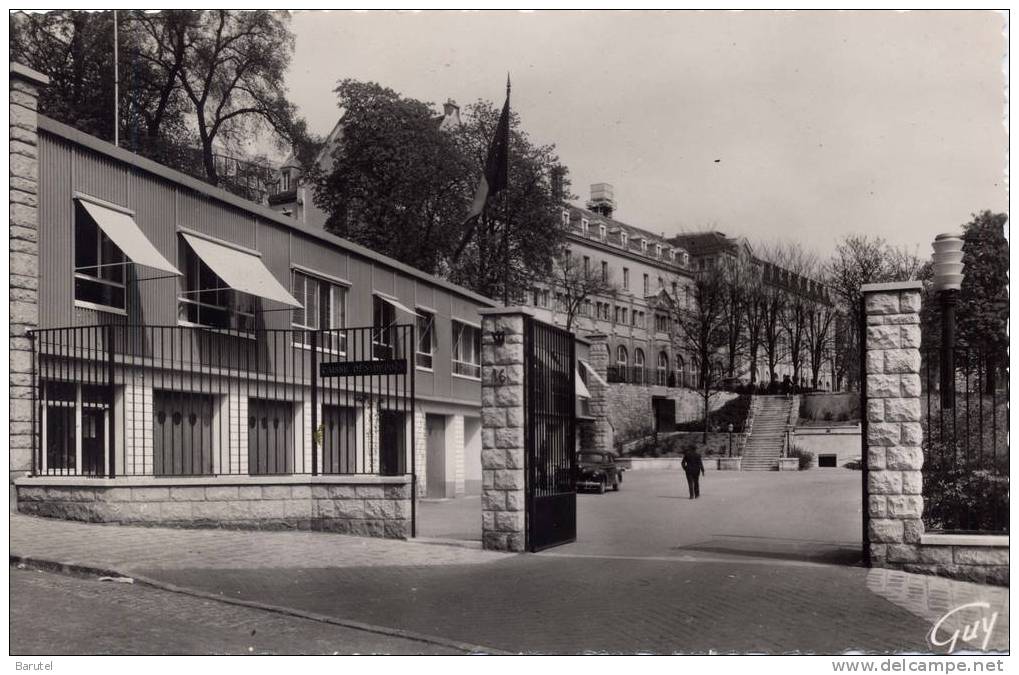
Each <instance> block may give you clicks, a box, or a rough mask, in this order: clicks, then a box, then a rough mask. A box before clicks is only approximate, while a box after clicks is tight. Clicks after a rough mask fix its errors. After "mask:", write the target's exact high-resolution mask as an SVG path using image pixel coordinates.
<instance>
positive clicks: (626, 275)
mask: <svg viewBox="0 0 1019 675" xmlns="http://www.w3.org/2000/svg"><path fill="white" fill-rule="evenodd" d="M623 290H627V291H628V290H630V270H629V268H626V267H624V268H623Z"/></svg>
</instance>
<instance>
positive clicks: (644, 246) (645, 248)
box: [640, 239, 647, 255]
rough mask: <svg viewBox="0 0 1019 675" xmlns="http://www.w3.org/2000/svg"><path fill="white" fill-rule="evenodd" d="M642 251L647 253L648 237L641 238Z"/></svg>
mask: <svg viewBox="0 0 1019 675" xmlns="http://www.w3.org/2000/svg"><path fill="white" fill-rule="evenodd" d="M640 252H641V253H643V254H644V255H647V239H641V240H640Z"/></svg>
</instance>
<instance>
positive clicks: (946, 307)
mask: <svg viewBox="0 0 1019 675" xmlns="http://www.w3.org/2000/svg"><path fill="white" fill-rule="evenodd" d="M962 245H963V241H962V238H961V237H959V236H958V235H955V234H939V235H938V236H937V237H935V238H934V243H933V245H932V246H933V248H934V292H935V293H937V294H938V300H939V302H940V304H941V354H940V360H941V369H940V376H941V377H940V380H941V381H940V384H941V407H942V408H949V409H951V408H954V407H955V307H956V305H957V304H958V303H959V290H960V289H961V288H962V279H963V276H964V275H963V273H962V270H963V264H962Z"/></svg>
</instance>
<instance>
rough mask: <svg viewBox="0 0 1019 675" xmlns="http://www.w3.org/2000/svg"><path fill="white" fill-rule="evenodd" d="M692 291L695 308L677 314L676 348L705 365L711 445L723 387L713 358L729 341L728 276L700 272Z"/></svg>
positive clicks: (702, 381) (701, 385)
mask: <svg viewBox="0 0 1019 675" xmlns="http://www.w3.org/2000/svg"><path fill="white" fill-rule="evenodd" d="M690 288H691V289H692V291H693V293H692V300H693V302H692V303H691V306H686V307H681V308H679V310H678V311H677V326H678V331H677V333H676V338H677V339H678V340H679V341H680V344H678V345H676V348H677V351H681V350H682V349H683V348H684V347H686V348H688V349H689V350H690V351H692V352H693V353H694V354H696V356H697V361H698V362H700V364H701V368H700V378H699V381H698V383H697V389H698V393H699V394H700V396H701V399H702V401H703V403H704V442H705V443H707V440H708V413H709V411H710V402H711V397H712V396H713V395H714V394H716V393H717V392H718V385H719V382H718V380H719V377H718V375H719V374H718V373H717V372H716V371H715V369H714V368H712V367H711V363H712V358H713V357H714V356H715V355H716V354H718V353H719V352H720V351H721V350H722V349H725V347H726V343H727V342H728V337H727V334H726V309H725V305H726V283H725V275H724V273H723V272H722V270H721V268H718V267H709V268H708V269H706V270H702V271H700V272H698V273H697V275H696V276H695V277H694V281H693V284H692V285H690Z"/></svg>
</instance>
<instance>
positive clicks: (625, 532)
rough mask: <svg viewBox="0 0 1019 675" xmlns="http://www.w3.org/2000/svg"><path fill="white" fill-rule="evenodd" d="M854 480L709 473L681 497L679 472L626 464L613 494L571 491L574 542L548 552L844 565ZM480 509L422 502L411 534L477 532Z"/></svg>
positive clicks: (856, 530) (855, 503) (851, 554)
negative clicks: (696, 491) (697, 488)
mask: <svg viewBox="0 0 1019 675" xmlns="http://www.w3.org/2000/svg"><path fill="white" fill-rule="evenodd" d="M860 480H861V478H860V472H859V471H850V470H848V469H825V470H813V471H802V472H783V473H780V472H768V471H744V472H740V471H709V472H708V473H707V475H706V476H704V478H703V479H702V480H701V498H700V499H696V500H690V499H688V498H687V487H686V479H685V478H684V477H683V472H682V471H628V472H626V473H625V474H624V480H623V485H622V489H621V490H620V491H619V492H607V493H606V494H603V495H598V494H580V495H577V541H576V542H575V543H572V544H568V545H566V546H561V547H558V548H556V549H555V554H556V555H574V554H575V555H585V556H590V555H608V556H619V555H626V556H665V557H683V556H687V557H689V556H700V557H704V556H712V557H718V556H724V557H743V558H756V559H770V560H776V561H778V560H809V561H815V562H817V561H821V562H839V563H849V564H852V563H856V562H858V561H859V560H860V551H861V549H862V545H861V541H860V538H861V534H862V528H861V525H860V523H861V518H862V515H861V511H860V504H861V493H860ZM480 509H481V506H480V501H479V498H477V497H466V498H459V499H453V500H444V501H430V502H424V503H422V504H420V507H419V509H418V513H419V518H418V533H419V534H421V535H423V536H431V537H443V538H449V539H480V538H481V517H480ZM636 523H639V524H640V527H634V525H635V524H636Z"/></svg>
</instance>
